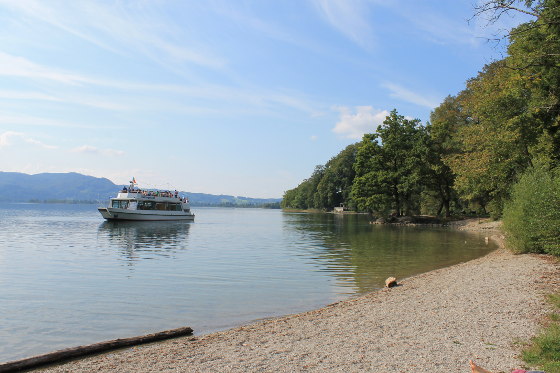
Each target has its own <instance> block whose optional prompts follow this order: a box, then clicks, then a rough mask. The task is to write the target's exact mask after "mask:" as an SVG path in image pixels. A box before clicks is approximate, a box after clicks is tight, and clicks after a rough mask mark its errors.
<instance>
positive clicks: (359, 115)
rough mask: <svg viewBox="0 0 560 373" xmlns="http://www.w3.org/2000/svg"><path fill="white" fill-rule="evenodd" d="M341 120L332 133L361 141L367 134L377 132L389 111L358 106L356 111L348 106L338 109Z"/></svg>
mask: <svg viewBox="0 0 560 373" xmlns="http://www.w3.org/2000/svg"><path fill="white" fill-rule="evenodd" d="M336 109H337V110H338V111H339V113H340V119H339V121H338V122H337V123H336V125H335V127H334V128H333V129H332V131H333V132H334V133H336V134H339V135H341V136H343V137H345V138H349V139H356V140H359V139H361V138H362V136H363V135H364V134H365V133H372V132H375V131H376V129H377V126H379V125H381V124H382V123H383V121H384V120H385V118H386V117H387V116H388V115H389V112H388V111H387V110H379V109H374V108H373V107H372V106H356V107H355V109H354V110H352V109H351V108H349V107H346V106H340V107H337V108H336Z"/></svg>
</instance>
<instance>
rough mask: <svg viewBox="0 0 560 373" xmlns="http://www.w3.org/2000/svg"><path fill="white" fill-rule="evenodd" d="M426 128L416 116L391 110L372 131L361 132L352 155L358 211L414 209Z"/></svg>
mask: <svg viewBox="0 0 560 373" xmlns="http://www.w3.org/2000/svg"><path fill="white" fill-rule="evenodd" d="M426 136H427V135H426V131H425V129H424V128H423V127H422V126H421V125H420V121H419V120H418V119H414V120H410V119H407V118H405V117H404V116H402V115H399V114H398V113H397V111H396V110H393V111H391V113H390V115H389V116H387V118H386V119H385V121H384V122H383V124H382V125H381V126H379V127H378V128H377V132H376V133H374V134H366V135H364V137H363V139H362V142H361V143H360V145H359V148H358V153H357V155H356V163H355V164H354V169H355V170H356V178H355V180H354V185H353V187H352V194H353V197H354V200H355V202H356V204H357V206H358V208H359V209H361V210H368V211H372V212H373V211H376V212H380V213H387V212H389V211H390V210H393V211H394V212H395V213H396V214H397V215H399V216H400V215H402V214H407V215H408V214H410V213H411V212H413V211H415V210H418V200H419V195H420V190H421V180H422V175H423V173H422V172H423V170H424V167H423V166H424V160H425V157H426V153H427V147H426V143H427V141H426Z"/></svg>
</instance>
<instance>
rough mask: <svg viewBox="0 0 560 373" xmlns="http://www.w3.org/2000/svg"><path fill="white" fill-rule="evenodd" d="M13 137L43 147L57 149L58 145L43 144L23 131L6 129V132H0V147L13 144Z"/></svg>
mask: <svg viewBox="0 0 560 373" xmlns="http://www.w3.org/2000/svg"><path fill="white" fill-rule="evenodd" d="M15 139H20V140H23V141H25V142H26V143H28V144H32V145H36V146H39V147H41V148H43V149H58V146H54V145H48V144H45V143H44V142H42V141H39V140H37V139H34V138H32V137H29V136H27V135H26V134H25V133H23V132H16V131H6V132H3V133H0V148H4V147H7V146H10V145H12V144H13V143H12V140H15Z"/></svg>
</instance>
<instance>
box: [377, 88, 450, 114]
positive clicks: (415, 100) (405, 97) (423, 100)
mask: <svg viewBox="0 0 560 373" xmlns="http://www.w3.org/2000/svg"><path fill="white" fill-rule="evenodd" d="M381 86H382V87H384V88H387V89H388V90H389V91H390V92H391V93H390V94H389V95H390V96H391V97H393V98H396V99H399V100H402V101H406V102H410V103H411V104H415V105H418V106H424V107H427V108H430V109H433V108H435V107H437V106H438V105H439V103H440V102H441V98H435V97H428V96H426V95H425V94H421V93H416V92H413V91H411V90H409V89H406V88H404V87H402V86H400V85H398V84H394V83H388V82H387V83H383V84H382V85H381Z"/></svg>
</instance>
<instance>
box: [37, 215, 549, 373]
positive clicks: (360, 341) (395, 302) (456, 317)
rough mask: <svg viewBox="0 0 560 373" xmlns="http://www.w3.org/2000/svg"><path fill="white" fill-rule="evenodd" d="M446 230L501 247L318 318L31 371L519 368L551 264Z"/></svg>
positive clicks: (495, 227)
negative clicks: (470, 362)
mask: <svg viewBox="0 0 560 373" xmlns="http://www.w3.org/2000/svg"><path fill="white" fill-rule="evenodd" d="M454 226H455V227H456V228H457V229H462V230H469V231H485V232H488V236H489V237H492V239H494V240H497V242H499V243H500V246H501V247H500V248H499V249H497V250H495V251H493V252H491V253H490V254H488V255H486V256H484V257H482V258H478V259H475V260H472V261H469V262H466V263H461V264H458V265H454V266H451V267H447V268H443V269H438V270H434V271H431V272H428V273H424V274H421V275H417V276H414V277H411V278H407V279H404V280H402V281H399V286H397V287H394V288H390V289H387V288H386V289H383V290H380V291H375V292H372V293H369V294H367V295H364V296H361V297H359V298H355V299H350V300H346V301H342V302H338V303H335V304H332V305H329V306H327V307H324V308H321V309H318V310H314V311H309V312H304V313H301V314H296V315H289V316H285V317H280V318H275V319H271V320H265V321H259V322H255V323H252V324H249V325H244V326H240V327H237V328H233V329H229V330H226V331H223V332H217V333H212V334H208V335H204V336H199V337H182V338H177V339H173V340H169V341H165V342H157V343H153V344H149V345H143V346H137V347H133V348H127V349H121V350H117V351H113V352H110V353H104V354H100V355H96V356H91V357H87V358H83V359H79V360H75V361H71V362H68V363H65V364H61V365H57V366H50V367H47V368H43V369H40V371H44V372H90V371H96V372H114V371H119V372H161V371H168V370H169V371H188V372H256V371H259V372H277V371H279V372H293V371H313V372H315V371H321V372H324V371H329V372H362V371H371V372H468V371H470V369H469V365H468V361H469V360H474V361H475V362H476V363H477V364H478V365H480V366H482V367H484V368H486V369H488V370H490V371H492V372H496V373H497V372H510V371H511V370H513V369H514V368H521V367H524V364H523V362H522V361H521V360H520V358H519V353H520V351H521V348H522V343H523V342H526V341H528V340H529V338H530V337H531V336H533V335H535V334H536V332H537V330H538V328H539V322H540V321H541V320H542V318H543V317H544V315H546V314H547V312H550V308H549V307H550V306H549V304H548V303H547V302H546V301H545V296H546V294H549V293H552V292H554V291H558V282H557V279H558V275H559V274H560V267H559V265H558V263H557V260H556V259H553V258H551V257H549V256H545V255H532V254H531V255H530V254H524V255H514V254H512V253H511V252H509V251H507V250H506V249H504V248H503V236H502V235H501V233H500V232H499V223H497V222H487V221H481V220H478V219H470V220H467V221H462V222H457V223H456V224H455V225H454ZM195 331H196V330H195ZM525 368H529V367H525Z"/></svg>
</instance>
